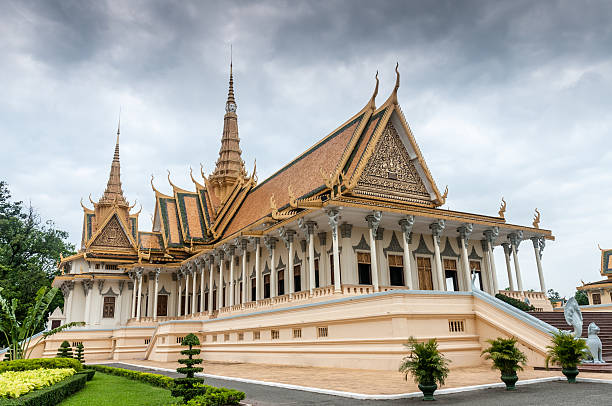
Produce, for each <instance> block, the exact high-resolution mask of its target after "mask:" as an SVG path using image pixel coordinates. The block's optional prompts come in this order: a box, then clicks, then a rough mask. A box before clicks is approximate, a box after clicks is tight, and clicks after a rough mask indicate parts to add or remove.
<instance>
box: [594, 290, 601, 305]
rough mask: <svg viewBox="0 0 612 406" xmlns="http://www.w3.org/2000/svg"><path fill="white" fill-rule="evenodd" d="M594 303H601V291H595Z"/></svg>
mask: <svg viewBox="0 0 612 406" xmlns="http://www.w3.org/2000/svg"><path fill="white" fill-rule="evenodd" d="M593 304H594V305H597V304H601V295H600V294H599V293H593Z"/></svg>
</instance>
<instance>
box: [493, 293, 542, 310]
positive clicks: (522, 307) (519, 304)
mask: <svg viewBox="0 0 612 406" xmlns="http://www.w3.org/2000/svg"><path fill="white" fill-rule="evenodd" d="M495 297H496V298H498V299H499V300H501V301H502V302H506V303H508V304H509V305H512V306H514V307H516V308H517V309H519V310H522V311H524V312H531V311H533V310H535V307H534V306H532V305H528V304H527V303H525V302H522V301H520V300H518V299H514V298H512V297H510V296H506V295H503V294H501V293H498V294H496V295H495Z"/></svg>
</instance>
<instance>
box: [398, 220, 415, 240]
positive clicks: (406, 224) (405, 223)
mask: <svg viewBox="0 0 612 406" xmlns="http://www.w3.org/2000/svg"><path fill="white" fill-rule="evenodd" d="M397 224H399V225H400V227H401V228H402V233H403V234H404V241H405V242H406V244H410V240H411V234H412V227H413V226H414V216H413V215H412V214H409V215H407V216H406V217H405V218H403V219H401V220H400V221H398V222H397Z"/></svg>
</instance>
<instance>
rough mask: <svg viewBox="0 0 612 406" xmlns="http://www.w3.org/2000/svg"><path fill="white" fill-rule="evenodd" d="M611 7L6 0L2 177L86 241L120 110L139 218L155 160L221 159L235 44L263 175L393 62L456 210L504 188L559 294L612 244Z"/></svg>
mask: <svg viewBox="0 0 612 406" xmlns="http://www.w3.org/2000/svg"><path fill="white" fill-rule="evenodd" d="M611 14H612V6H610V5H609V4H607V3H604V2H582V3H581V4H579V5H578V4H576V3H575V2H570V1H560V2H558V1H541V2H529V1H515V2H475V1H463V2H456V1H437V2H420V1H414V2H406V1H382V2H377V3H371V2H366V1H333V2H318V1H311V2H300V3H297V2H281V1H277V2H246V1H238V2H231V3H230V2H222V3H217V2H209V3H207V2H206V3H205V2H200V1H192V2H189V1H182V2H170V1H141V2H136V1H134V2H122V1H106V2H104V1H102V2H85V3H84V2H70V1H33V2H18V1H13V2H11V1H9V2H2V3H0V55H1V56H0V77H2V78H3V79H4V80H3V81H2V82H3V85H2V89H3V97H2V99H0V123H1V124H0V137H1V139H2V144H3V147H4V150H5V151H8V152H7V153H5V159H4V160H3V161H2V162H1V163H0V168H1V170H2V175H3V176H2V178H3V179H6V180H7V181H8V182H9V183H10V185H11V188H12V190H13V191H14V194H15V195H16V197H18V198H21V199H30V200H31V201H32V203H33V204H34V205H35V206H36V207H38V208H40V210H41V212H42V213H43V215H44V216H45V217H48V218H54V219H56V221H57V223H58V225H59V226H60V227H62V228H66V229H67V230H69V231H70V233H71V239H72V240H73V241H75V242H77V241H78V240H79V238H80V231H81V210H80V206H79V204H78V201H79V199H80V198H81V197H84V198H85V201H87V195H88V194H89V193H92V195H93V197H94V198H95V197H97V196H99V195H100V194H101V193H102V191H103V188H104V185H105V182H106V178H107V176H108V169H109V165H110V160H111V156H112V149H113V144H114V131H115V126H116V117H117V113H118V110H119V106H122V109H123V118H122V143H121V158H122V177H123V183H124V190H125V192H126V194H127V195H128V197H129V198H130V199H132V200H133V199H138V200H139V201H140V202H141V203H142V204H143V206H144V209H143V216H142V220H141V221H142V225H141V227H145V228H146V227H148V225H147V224H146V220H147V217H148V215H149V214H150V213H151V211H152V210H153V197H152V193H151V191H150V187H149V184H148V178H149V176H150V174H151V173H154V174H155V175H156V185H157V187H158V188H160V189H161V190H166V191H167V190H169V187H168V185H167V182H166V180H165V176H166V174H165V170H166V169H170V170H171V172H172V177H173V181H174V182H175V183H177V184H178V185H182V186H184V187H189V185H190V184H191V182H190V181H189V175H188V168H189V166H193V167H194V168H197V167H198V166H199V163H200V162H203V163H204V167H205V170H206V171H208V172H209V171H211V170H212V169H213V165H214V162H215V160H216V156H217V151H218V146H219V138H220V134H221V127H222V116H223V107H224V101H225V97H226V92H227V74H228V72H227V68H228V66H227V65H228V62H229V61H228V59H229V55H228V54H229V52H228V51H229V49H228V48H229V43H230V42H231V43H233V45H234V62H235V63H234V73H235V79H236V87H237V97H238V114H239V124H240V134H241V137H242V149H243V153H244V158H245V160H246V161H247V163H248V165H249V166H251V165H252V163H253V160H254V159H255V158H257V159H258V168H259V173H260V176H259V177H260V179H264V178H265V177H266V176H267V175H269V174H271V173H272V172H273V171H275V170H276V169H278V168H279V167H280V166H282V165H283V164H284V163H285V162H287V161H288V160H289V159H291V158H293V157H294V156H296V155H298V154H299V153H300V152H301V151H303V150H305V149H306V148H307V147H308V146H310V145H312V144H313V143H314V142H316V140H318V139H320V138H321V137H323V136H324V135H326V134H327V133H328V132H329V131H331V130H332V129H334V128H335V127H336V126H338V125H339V124H340V123H342V122H343V121H344V120H345V119H347V118H348V117H350V116H351V115H352V114H354V113H355V112H356V111H358V110H359V109H360V108H361V107H362V106H363V105H364V104H365V103H366V101H367V100H368V98H369V97H370V94H371V92H372V90H373V85H374V73H375V71H376V70H380V76H381V92H380V95H379V103H381V102H382V100H384V98H385V97H386V95H387V94H388V92H389V91H390V90H391V88H392V86H393V81H394V73H393V67H394V64H395V61H399V62H400V69H401V73H402V85H401V88H400V94H399V97H400V104H401V106H402V108H403V111H404V113H405V115H406V117H407V119H408V121H409V123H410V125H411V127H412V129H413V131H414V133H415V136H416V138H417V141H418V142H419V144H420V146H421V149H422V151H423V153H424V155H425V158H426V159H427V161H428V164H429V167H430V169H431V170H432V172H433V174H434V177H435V178H436V179H437V181H438V185H439V186H440V187H444V185H446V184H448V185H449V189H450V195H449V200H448V205H449V206H450V207H451V208H452V209H457V210H464V211H472V212H479V213H483V214H495V213H496V212H497V207H498V204H499V199H500V198H501V196H502V195H503V196H505V197H506V200H508V203H509V204H508V218H509V221H510V222H512V223H519V224H530V223H531V217H532V213H533V210H534V208H535V207H536V206H537V207H538V208H539V209H540V210H541V212H542V223H541V224H542V226H543V227H546V228H550V229H552V230H553V233H554V234H555V235H556V236H557V241H555V242H551V243H549V244H548V246H547V248H546V250H545V254H544V266H545V272H546V275H547V279H548V284H549V285H550V286H551V287H554V288H557V289H559V290H561V291H562V293H569V292H570V291H571V290H572V289H573V287H574V286H576V284H578V283H579V281H580V279H581V278H582V279H584V280H585V281H588V280H595V279H598V278H599V275H598V273H597V269H598V267H599V257H598V251H597V249H596V244H597V243H601V244H602V246H603V245H608V246H612V241H611V240H610V237H609V236H608V235H607V233H606V230H607V229H609V228H610V226H612V224H611V223H612V220H611V219H610V218H609V216H605V215H603V213H609V212H610V210H611V209H612V203H610V199H609V198H608V197H607V195H608V193H609V187H607V185H609V184H610V180H611V179H610V178H612V175H611V173H612V172H611V171H610V169H612V168H611V164H610V158H611V157H612V153H610V152H609V151H608V149H607V148H606V147H607V144H608V140H609V134H610V130H611V127H612V119H610V114H609V111H610V108H611V107H612V102H611V100H610V96H609V95H610V94H612V79H610V78H612V59H611V57H610V53H609V49H611V48H612V44H611V42H612V41H611V39H612V28H611V27H610V24H609V21H610V20H611V17H612V15H611ZM528 243H529V242H525V243H523V245H522V246H521V254H520V256H521V261H522V263H523V265H522V267H523V268H524V269H523V273H524V274H525V280H526V285H527V286H528V287H533V288H537V275H536V273H535V263H534V262H535V261H534V258H533V253H532V249H531V247H530V246H529V245H528ZM529 244H530V243H529ZM497 255H500V253H499V252H498V254H497ZM497 259H498V270H500V272H499V276H500V279H501V282H500V284H502V285H504V284H505V281H504V279H505V278H504V276H503V269H504V265H503V259H502V258H501V256H500V257H498V258H497Z"/></svg>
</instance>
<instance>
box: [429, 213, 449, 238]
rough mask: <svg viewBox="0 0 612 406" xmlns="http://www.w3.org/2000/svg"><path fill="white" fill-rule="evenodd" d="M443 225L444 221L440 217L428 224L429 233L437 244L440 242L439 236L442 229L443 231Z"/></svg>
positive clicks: (444, 225)
mask: <svg viewBox="0 0 612 406" xmlns="http://www.w3.org/2000/svg"><path fill="white" fill-rule="evenodd" d="M445 227H446V221H444V220H442V219H438V220H436V221H434V222H433V223H431V224H430V225H429V229H430V230H431V233H432V234H433V236H434V238H435V239H436V242H437V243H438V244H440V237H441V236H442V231H444V228H445Z"/></svg>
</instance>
